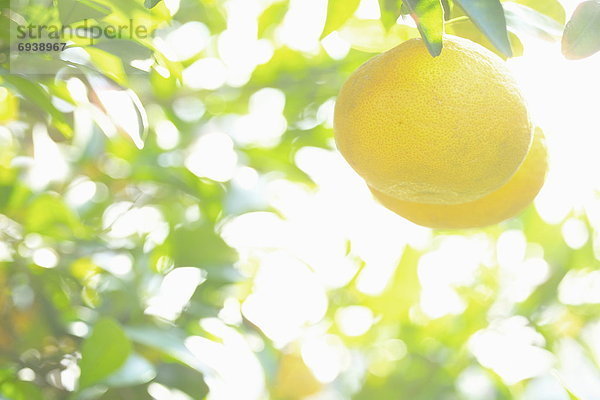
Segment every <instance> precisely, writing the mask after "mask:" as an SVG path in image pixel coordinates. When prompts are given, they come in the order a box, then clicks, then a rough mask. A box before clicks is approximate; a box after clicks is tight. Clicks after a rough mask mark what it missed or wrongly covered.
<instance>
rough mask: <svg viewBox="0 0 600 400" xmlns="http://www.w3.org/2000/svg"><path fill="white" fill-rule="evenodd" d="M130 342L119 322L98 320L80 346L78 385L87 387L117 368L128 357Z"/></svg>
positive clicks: (108, 319) (106, 319)
mask: <svg viewBox="0 0 600 400" xmlns="http://www.w3.org/2000/svg"><path fill="white" fill-rule="evenodd" d="M130 352H131V343H130V341H129V339H128V338H127V336H126V335H125V332H123V330H122V329H121V327H120V326H119V324H118V323H117V322H115V321H114V320H112V319H110V318H102V319H101V320H99V321H98V322H97V323H96V325H95V326H94V329H93V331H92V334H91V335H90V336H89V337H88V338H87V339H86V340H85V341H84V343H83V346H82V348H81V362H80V363H79V367H80V369H81V377H80V378H79V387H80V388H81V389H83V388H86V387H89V386H91V385H93V384H95V383H97V382H99V381H100V380H102V379H104V378H106V377H107V376H109V375H110V374H111V373H113V372H114V371H116V370H117V369H119V368H120V367H121V366H122V365H123V364H124V363H125V361H126V360H127V358H128V357H129V353H130Z"/></svg>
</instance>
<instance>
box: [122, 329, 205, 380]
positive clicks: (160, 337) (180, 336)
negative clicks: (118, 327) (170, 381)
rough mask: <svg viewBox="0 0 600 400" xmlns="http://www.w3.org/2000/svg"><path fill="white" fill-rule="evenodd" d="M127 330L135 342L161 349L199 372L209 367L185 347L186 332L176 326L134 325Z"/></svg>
mask: <svg viewBox="0 0 600 400" xmlns="http://www.w3.org/2000/svg"><path fill="white" fill-rule="evenodd" d="M125 331H126V332H127V335H128V336H129V337H130V338H131V340H133V341H134V342H136V343H139V344H143V345H145V346H148V347H152V348H154V349H156V350H159V351H160V352H161V353H164V354H166V355H168V356H170V357H172V358H173V359H175V360H177V361H179V362H181V363H183V364H185V365H187V366H188V367H190V368H193V369H195V370H196V371H198V372H204V371H206V370H207V368H208V367H207V366H206V365H205V364H204V363H203V362H202V361H200V360H199V359H198V358H196V356H194V355H193V354H192V353H191V352H190V351H189V350H188V348H187V347H185V344H184V341H185V334H184V333H183V332H181V331H179V330H178V329H176V328H172V329H160V328H157V327H154V326H135V327H133V326H132V327H127V328H125Z"/></svg>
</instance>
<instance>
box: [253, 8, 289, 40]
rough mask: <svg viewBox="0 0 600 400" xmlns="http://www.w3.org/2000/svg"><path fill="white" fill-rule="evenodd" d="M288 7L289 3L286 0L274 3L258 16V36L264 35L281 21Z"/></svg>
mask: <svg viewBox="0 0 600 400" xmlns="http://www.w3.org/2000/svg"><path fill="white" fill-rule="evenodd" d="M288 9H289V3H288V2H287V1H284V2H277V3H273V4H271V5H270V6H269V7H268V8H267V9H266V10H265V11H263V13H262V14H261V15H260V17H258V37H263V36H264V35H265V32H267V30H268V28H270V27H271V26H274V25H278V24H279V23H281V22H282V21H283V17H284V16H285V14H286V13H287V11H288Z"/></svg>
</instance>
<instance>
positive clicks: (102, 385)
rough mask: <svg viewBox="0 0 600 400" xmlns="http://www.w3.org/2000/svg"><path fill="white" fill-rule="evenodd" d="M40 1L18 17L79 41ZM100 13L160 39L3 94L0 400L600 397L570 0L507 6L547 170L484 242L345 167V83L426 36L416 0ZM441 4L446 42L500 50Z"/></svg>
mask: <svg viewBox="0 0 600 400" xmlns="http://www.w3.org/2000/svg"><path fill="white" fill-rule="evenodd" d="M72 1H74V0H72ZM46 3H48V2H45V1H42V0H39V1H35V0H31V1H21V0H14V1H13V2H12V4H11V9H10V12H7V11H6V9H5V11H4V12H3V15H2V23H3V24H8V25H10V24H12V23H15V21H17V22H18V21H21V20H25V21H32V20H35V21H37V22H38V23H42V22H47V21H53V20H57V21H63V22H65V18H67V14H66V13H64V12H63V11H61V8H60V6H61V4H63V5H64V4H66V3H67V1H65V2H64V3H61V2H59V3H58V6H57V7H55V6H56V4H50V8H48V6H49V4H46ZM88 3H90V2H88ZM91 3H94V2H91ZM95 3H96V5H100V6H102V7H105V9H106V10H107V11H103V10H104V9H102V8H101V7H100V8H98V7H96V8H95V9H96V11H98V9H100V11H99V12H104V14H103V15H100V16H96V18H97V19H99V18H106V19H111V20H112V21H113V22H114V21H117V22H119V21H127V20H128V19H130V18H133V19H134V20H136V21H144V23H146V24H148V25H149V26H152V29H155V34H154V37H153V38H149V39H145V40H142V39H140V40H135V39H134V40H114V41H108V42H107V43H102V42H100V43H98V44H96V45H94V46H88V45H86V44H85V43H78V42H77V40H75V42H74V43H75V44H76V45H78V46H74V47H73V48H71V49H68V50H66V51H65V52H63V54H62V56H61V60H60V61H59V63H62V64H60V65H59V68H57V69H56V71H55V72H52V73H49V72H48V73H46V74H45V75H42V76H28V75H19V74H18V71H17V73H15V71H14V68H13V71H11V72H13V73H12V74H7V69H5V68H3V70H2V71H3V72H4V74H3V75H2V76H0V122H1V126H0V399H2V400H37V399H42V400H53V399H104V400H117V399H127V400H132V399H154V400H188V399H194V400H197V399H209V400H261V399H279V400H285V399H310V400H343V399H367V400H387V399H390V400H392V399H393V400H421V399H422V400H455V399H456V400H458V399H461V400H494V399H497V400H500V399H522V400H572V399H580V400H598V399H600V364H599V363H600V306H599V303H600V269H599V265H600V261H599V260H600V235H599V232H600V196H599V191H598V190H599V189H600V174H599V172H598V171H600V157H598V149H599V148H600V135H599V134H600V113H599V112H598V105H599V104H600V74H599V73H598V71H600V57H599V56H598V55H596V56H592V57H589V58H586V59H583V60H578V61H570V60H566V59H565V58H564V57H563V55H562V54H561V50H560V35H561V34H562V29H563V25H564V23H565V21H566V20H568V19H569V17H570V16H571V14H572V13H573V10H574V9H575V7H576V6H577V4H578V2H577V1H567V0H563V1H561V2H560V3H559V2H558V1H556V0H538V1H536V0H523V1H517V2H515V3H512V2H505V3H504V4H503V5H504V6H505V7H504V9H505V12H506V15H507V22H508V25H509V26H508V28H509V32H510V39H511V44H512V47H513V52H514V55H515V57H513V58H510V59H508V60H507V63H508V65H509V67H510V68H511V69H512V70H513V71H514V73H515V75H516V76H517V78H518V80H519V81H520V82H521V84H522V87H523V91H524V93H525V95H526V97H527V99H528V101H529V105H530V108H531V111H532V114H533V116H534V119H535V123H536V124H537V125H539V126H541V127H542V128H543V130H544V131H545V134H546V137H547V144H548V149H549V157H550V171H549V175H548V178H547V182H546V184H545V186H544V188H543V189H542V192H541V193H540V194H539V196H538V197H537V199H536V201H535V204H534V205H532V206H530V207H529V208H528V209H527V210H526V211H525V212H524V213H522V214H521V215H520V216H519V217H518V218H514V219H512V220H509V221H506V222H504V223H501V224H499V225H495V226H492V227H489V228H486V229H480V230H467V231H433V230H430V229H426V228H422V227H419V226H416V225H414V224H412V223H410V222H408V221H407V220H404V219H403V218H401V217H399V216H397V215H396V214H393V213H392V212H390V211H388V210H386V209H384V208H383V207H382V206H380V205H378V204H377V203H376V202H375V201H374V200H373V198H372V197H371V195H370V193H369V191H368V189H367V187H366V185H365V184H364V183H363V181H362V180H361V179H360V178H359V177H358V176H357V175H356V174H355V173H354V172H353V171H352V170H351V168H350V167H349V166H348V165H347V164H346V163H345V161H344V160H343V159H342V157H341V156H340V155H339V153H337V151H336V150H335V144H334V142H333V132H332V117H333V107H334V104H335V97H336V95H337V92H338V90H339V88H340V86H341V84H342V83H343V82H344V80H345V79H346V78H347V77H348V76H349V74H350V73H352V71H353V70H355V69H356V68H357V67H358V66H359V65H360V64H362V63H363V62H365V61H366V60H368V59H369V58H371V57H372V56H374V55H375V54H377V53H379V52H381V51H385V50H387V49H389V48H391V47H393V46H395V45H397V44H399V43H401V42H402V41H404V40H406V39H408V38H412V37H418V35H419V33H418V31H417V29H416V27H415V25H414V23H413V22H412V20H411V19H410V17H407V16H403V15H401V14H403V11H402V8H401V7H400V3H401V2H394V1H387V0H382V1H380V2H378V1H377V0H361V1H360V2H358V1H356V2H354V1H346V2H335V1H330V3H329V10H328V2H327V1H326V0H289V1H287V0H283V1H277V0H275V1H273V0H226V1H225V0H223V1H221V0H189V1H179V0H164V1H146V4H144V3H143V2H142V1H140V2H137V1H133V0H131V1H120V2H117V1H116V0H115V1H109V0H102V1H100V0H98V1H96V2H95ZM354 3H355V4H354ZM506 3H510V4H509V5H507V4H506ZM86 4H87V3H86ZM447 4H449V7H450V10H451V12H450V13H449V15H448V18H447V19H448V21H447V22H446V32H448V33H452V34H457V35H460V36H463V37H467V38H470V39H472V40H475V41H477V42H479V43H481V44H483V45H484V46H487V47H489V48H491V49H492V50H495V49H494V48H493V47H492V45H491V44H490V42H488V41H487V39H486V38H485V36H484V35H483V34H482V33H481V32H480V31H479V29H477V28H476V26H475V25H474V24H473V23H472V22H471V21H470V20H469V18H466V17H464V16H463V15H464V13H463V12H462V11H461V9H460V7H458V5H456V4H453V3H447ZM515 4H516V5H515ZM15 5H16V6H18V7H15ZM506 10H512V11H511V13H509V11H506ZM523 10H525V13H527V12H528V11H527V10H537V11H538V13H536V14H535V17H536V18H541V17H540V15H541V16H542V17H544V18H545V19H543V18H542V19H541V21H542V22H540V23H539V24H538V25H536V24H535V23H523V21H524V20H525V19H523V18H520V17H519V15H522V13H523V12H524V11H523ZM84 11H85V10H84ZM519 13H521V14H519ZM515 15H516V17H515ZM509 16H512V17H511V18H509ZM528 21H533V20H528ZM2 39H3V43H4V44H5V45H6V43H7V41H8V42H10V41H11V39H10V38H7V37H3V38H2ZM79 46H81V47H79ZM36 57H40V59H39V62H40V63H41V64H40V65H45V64H43V63H45V62H47V61H48V59H47V55H43V54H40V55H37V56H36ZM45 57H46V58H45ZM82 59H83V60H84V61H77V60H82ZM5 61H6V60H5Z"/></svg>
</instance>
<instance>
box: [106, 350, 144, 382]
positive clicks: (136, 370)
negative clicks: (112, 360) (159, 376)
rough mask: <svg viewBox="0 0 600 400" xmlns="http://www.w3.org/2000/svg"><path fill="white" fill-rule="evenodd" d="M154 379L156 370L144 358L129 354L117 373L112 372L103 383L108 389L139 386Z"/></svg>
mask: <svg viewBox="0 0 600 400" xmlns="http://www.w3.org/2000/svg"><path fill="white" fill-rule="evenodd" d="M154 377H156V369H155V368H154V366H153V365H152V364H151V363H150V362H149V361H148V360H146V359H145V358H144V357H142V356H140V355H138V354H135V353H134V354H131V355H130V356H129V358H128V359H127V360H126V361H125V364H123V365H122V366H121V368H119V369H118V370H117V371H115V372H113V373H112V374H111V375H110V376H109V377H108V378H106V379H104V380H103V383H105V384H106V385H108V386H110V387H125V386H135V385H141V384H143V383H147V382H150V381H151V380H152V379H154Z"/></svg>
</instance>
